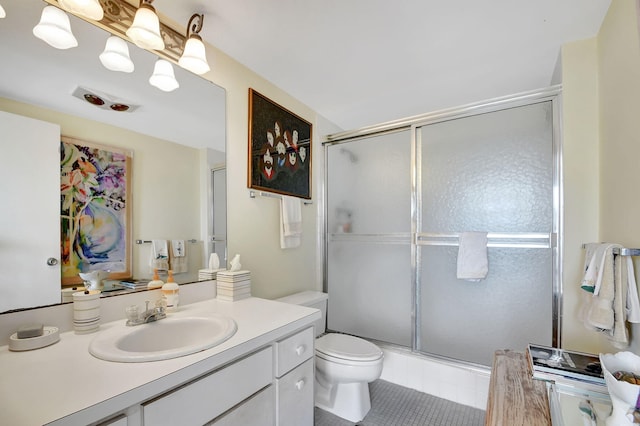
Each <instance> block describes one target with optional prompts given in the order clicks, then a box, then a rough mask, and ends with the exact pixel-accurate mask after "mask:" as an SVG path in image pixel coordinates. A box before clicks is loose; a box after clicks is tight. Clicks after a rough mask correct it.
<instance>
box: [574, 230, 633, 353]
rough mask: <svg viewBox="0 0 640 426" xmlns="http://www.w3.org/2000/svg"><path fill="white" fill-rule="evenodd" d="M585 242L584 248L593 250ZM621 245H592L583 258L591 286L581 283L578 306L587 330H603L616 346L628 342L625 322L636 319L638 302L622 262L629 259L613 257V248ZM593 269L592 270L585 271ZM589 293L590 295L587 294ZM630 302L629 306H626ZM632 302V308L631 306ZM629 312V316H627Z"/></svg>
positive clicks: (628, 270)
mask: <svg viewBox="0 0 640 426" xmlns="http://www.w3.org/2000/svg"><path fill="white" fill-rule="evenodd" d="M590 246H591V245H587V248H590V249H593V247H590ZM614 248H622V246H621V245H619V244H610V243H602V244H598V245H597V246H596V247H595V251H593V250H591V251H592V252H593V254H592V259H588V256H587V258H585V265H586V273H585V277H586V279H583V283H584V282H585V281H587V282H588V283H589V284H590V283H591V280H592V279H593V278H594V277H595V282H593V288H591V287H590V286H589V285H586V286H585V285H581V287H582V288H583V289H584V290H586V291H587V293H586V295H587V296H588V297H586V298H585V304H584V307H583V309H582V314H583V318H582V319H583V321H584V324H585V326H586V327H587V328H588V329H590V330H595V331H600V332H603V333H604V334H605V335H606V336H607V337H608V339H609V341H610V342H611V343H612V344H613V345H614V346H615V347H616V348H619V349H623V348H626V347H627V346H628V345H629V333H628V331H627V326H626V321H627V320H628V319H631V318H633V319H634V320H636V319H640V318H638V316H639V314H640V312H638V305H639V304H640V303H638V302H637V300H634V297H633V295H632V294H631V295H630V290H631V289H630V288H629V287H632V288H634V289H635V291H636V298H637V288H636V286H635V277H634V274H633V270H632V269H631V270H630V269H629V265H628V264H626V263H627V262H629V261H630V259H628V258H626V257H625V256H614V254H613V249H614ZM590 268H595V269H596V271H595V272H594V271H589V269H590ZM590 292H593V294H589V293H590ZM630 304H631V305H630ZM634 304H635V305H636V306H635V307H634V306H632V305H634ZM629 313H632V314H633V315H632V317H631V318H628V317H627V315H629Z"/></svg>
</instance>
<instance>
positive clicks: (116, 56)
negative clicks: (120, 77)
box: [100, 36, 135, 72]
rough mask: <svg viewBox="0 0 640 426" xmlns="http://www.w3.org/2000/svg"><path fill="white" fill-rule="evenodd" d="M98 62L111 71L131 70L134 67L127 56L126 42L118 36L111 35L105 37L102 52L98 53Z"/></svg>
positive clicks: (127, 47)
mask: <svg viewBox="0 0 640 426" xmlns="http://www.w3.org/2000/svg"><path fill="white" fill-rule="evenodd" d="M100 62H102V65H104V67H105V68H106V69H108V70H111V71H120V72H133V70H134V68H135V66H134V65H133V61H131V58H130V57H129V46H127V42H126V41H124V40H123V39H121V38H120V37H118V36H111V37H109V38H108V39H107V43H106V45H105V47H104V52H102V53H101V54H100Z"/></svg>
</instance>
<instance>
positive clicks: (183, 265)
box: [169, 240, 188, 274]
mask: <svg viewBox="0 0 640 426" xmlns="http://www.w3.org/2000/svg"><path fill="white" fill-rule="evenodd" d="M169 259H170V263H171V269H172V270H173V273H174V274H180V273H183V272H187V270H188V263H187V246H186V245H185V242H184V240H171V255H170V258H169Z"/></svg>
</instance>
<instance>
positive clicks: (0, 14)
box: [0, 4, 7, 18]
mask: <svg viewBox="0 0 640 426" xmlns="http://www.w3.org/2000/svg"><path fill="white" fill-rule="evenodd" d="M5 16H7V13H6V12H5V11H4V7H2V5H1V4H0V18H4V17H5Z"/></svg>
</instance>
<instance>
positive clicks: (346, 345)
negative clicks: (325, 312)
mask: <svg viewBox="0 0 640 426" xmlns="http://www.w3.org/2000/svg"><path fill="white" fill-rule="evenodd" d="M316 352H319V353H321V354H324V355H328V356H331V357H335V358H341V359H346V360H351V361H375V360H377V359H379V358H380V357H381V356H382V351H381V350H380V348H379V347H377V346H376V345H374V344H373V343H371V342H367V341H366V340H364V339H360V338H359V337H354V336H349V335H346V334H338V333H328V334H325V335H324V336H322V337H319V338H318V339H316Z"/></svg>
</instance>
